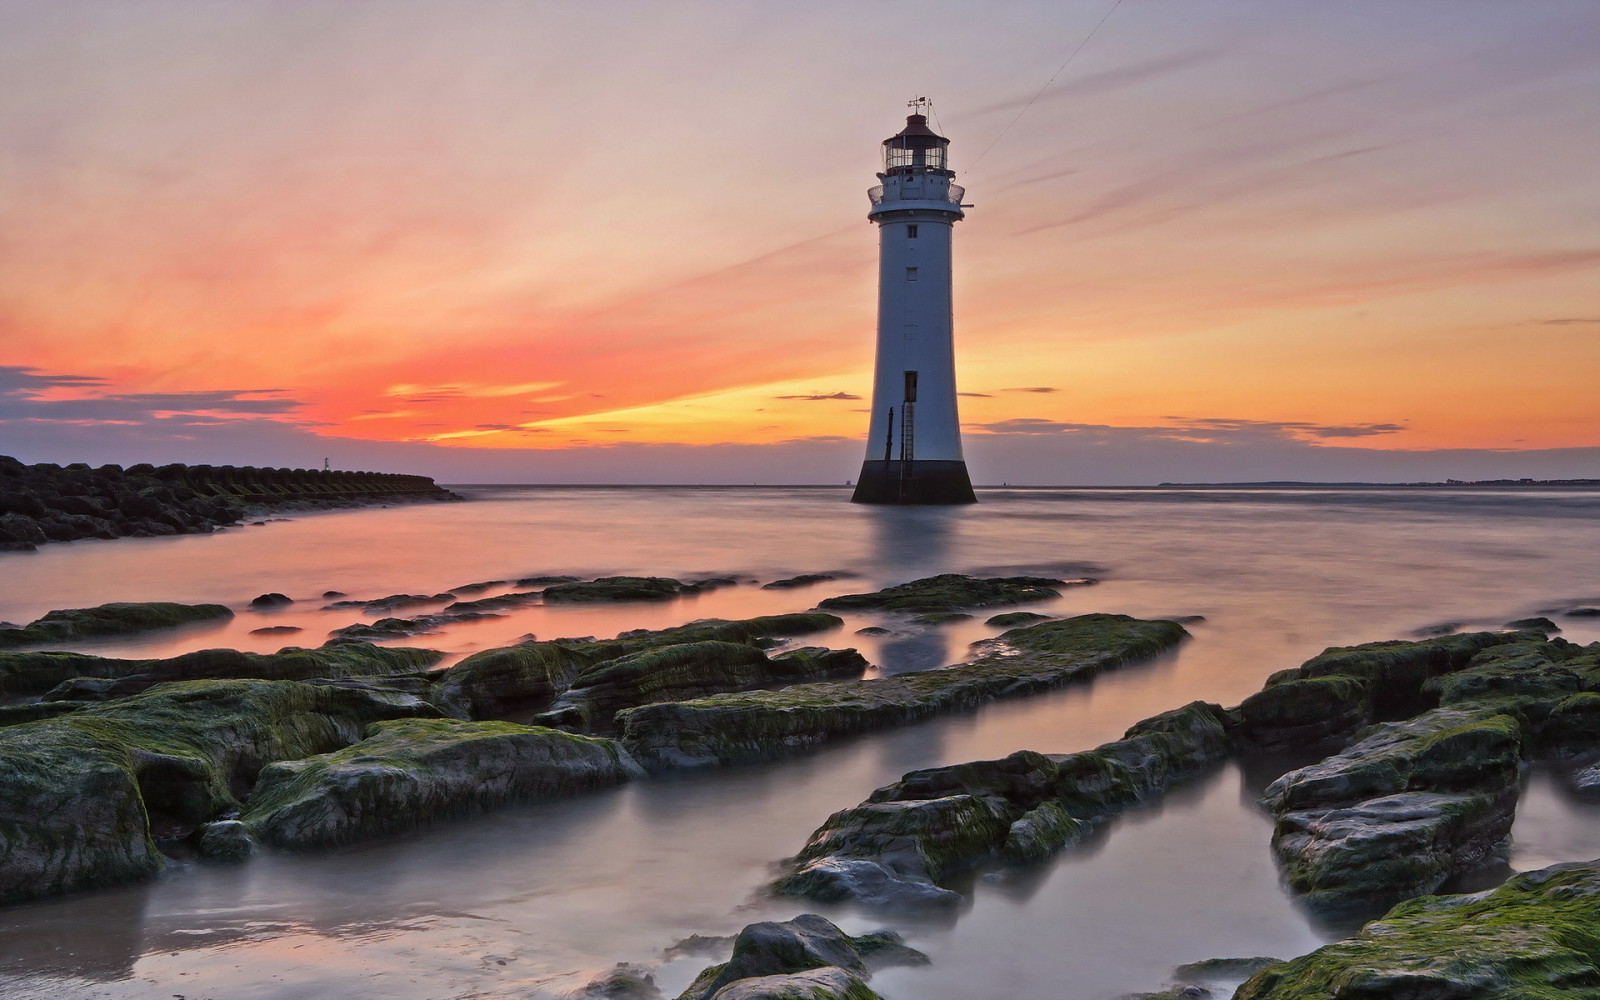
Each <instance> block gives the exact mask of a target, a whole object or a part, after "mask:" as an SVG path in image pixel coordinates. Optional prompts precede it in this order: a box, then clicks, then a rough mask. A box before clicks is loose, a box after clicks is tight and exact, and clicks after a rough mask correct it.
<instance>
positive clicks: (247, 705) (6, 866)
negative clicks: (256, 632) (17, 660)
mask: <svg viewBox="0 0 1600 1000" xmlns="http://www.w3.org/2000/svg"><path fill="white" fill-rule="evenodd" d="M436 714H437V711H436V710H434V709H433V708H431V707H430V706H428V705H425V704H423V703H422V702H420V701H419V700H418V699H416V698H412V697H408V696H405V695H399V694H392V693H383V692H373V691H363V690H351V689H344V688H337V687H327V686H315V685H310V684H302V683H298V682H294V681H258V680H235V681H184V682H179V683H173V684H165V685H161V686H159V687H156V688H153V689H151V690H149V691H146V692H144V693H143V694H139V695H135V696H133V697H130V698H124V699H122V700H120V701H116V702H112V703H110V704H107V705H100V706H96V707H94V708H88V709H84V710H82V711H78V712H73V713H71V714H69V715H63V716H60V717H58V718H54V719H47V720H44V721H40V722H30V723H26V724H23V725H18V726H11V727H8V728H5V729H0V759H3V760H4V761H5V762H6V767H5V768H3V769H0V902H12V901H15V900H20V899H27V898H31V897H35V896H45V895H50V894H53V893H59V892H66V891H70V890H73V889H87V888H93V887H97V886H105V885H113V884H116V883H119V882H128V881H133V880H136V879H140V878H146V877H148V876H150V875H153V874H154V873H155V872H157V871H159V870H160V869H161V868H162V866H163V865H164V864H165V862H164V860H163V857H162V855H161V853H160V851H159V850H158V849H157V847H156V843H155V842H156V840H157V839H167V838H175V837H183V836H187V835H189V834H191V833H192V832H193V831H195V830H196V829H198V828H199V827H201V826H202V825H203V824H205V823H208V822H210V821H212V820H215V819H220V818H223V817H224V816H225V815H226V814H229V813H232V812H235V811H237V810H238V808H239V804H240V799H241V798H243V797H244V796H245V794H246V793H247V792H248V790H249V789H250V787H251V786H252V785H253V784H254V783H255V780H256V776H257V774H258V773H259V772H260V770H261V769H262V767H264V766H265V765H266V764H268V763H270V762H272V761H277V760H285V759H293V758H298V757H306V756H309V755H311V754H316V753H324V752H326V751H329V750H333V749H336V748H338V747H343V746H347V745H349V744H350V743H353V742H355V741H356V740H358V739H360V738H361V734H362V731H363V730H364V729H365V727H366V726H367V725H368V724H370V723H372V722H376V721H381V720H386V719H395V718H403V717H408V716H417V715H436Z"/></svg>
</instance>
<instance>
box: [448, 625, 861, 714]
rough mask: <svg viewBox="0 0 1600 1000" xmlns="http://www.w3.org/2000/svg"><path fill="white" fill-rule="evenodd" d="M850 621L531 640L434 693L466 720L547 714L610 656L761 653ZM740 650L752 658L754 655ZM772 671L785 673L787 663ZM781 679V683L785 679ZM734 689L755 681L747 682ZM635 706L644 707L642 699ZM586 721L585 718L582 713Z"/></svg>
mask: <svg viewBox="0 0 1600 1000" xmlns="http://www.w3.org/2000/svg"><path fill="white" fill-rule="evenodd" d="M843 623H844V622H843V620H842V619H840V618H838V617H836V616H834V615H829V614H822V613H820V612H808V613H804V614H791V615H764V616H760V617H756V618H746V619H742V620H735V621H726V620H722V619H708V620H705V621H697V622H690V623H689V624H687V625H679V626H675V627H673V628H666V629H657V630H650V629H638V630H635V631H632V632H624V633H622V634H621V635H619V636H618V637H617V638H615V639H598V640H596V639H556V640H553V641H550V642H524V643H521V644H519V645H516V646H505V647H502V648H499V649H486V650H483V651H482V652H479V653H474V654H472V655H471V656H469V657H467V658H466V659H464V660H462V661H461V662H460V663H457V664H455V665H454V666H452V667H450V668H449V669H447V670H444V671H441V672H440V674H439V676H438V678H437V687H436V692H435V698H436V700H437V701H438V702H439V704H440V706H441V707H443V708H444V709H445V710H446V711H447V712H450V713H451V714H455V715H458V716H462V717H466V718H474V719H483V718H494V717H498V716H505V715H508V714H511V713H513V712H542V711H547V710H550V709H551V707H552V705H553V704H554V703H555V701H556V699H557V698H558V697H560V696H561V695H562V694H563V693H565V692H566V691H567V689H568V688H570V687H571V686H572V685H573V684H574V683H575V682H576V681H577V679H578V677H579V676H580V675H581V674H583V673H584V672H585V671H590V670H598V669H599V668H600V667H601V666H602V665H603V664H605V663H607V662H608V661H615V660H619V659H622V658H625V657H631V656H638V655H640V654H643V653H646V652H648V651H650V650H658V649H663V648H667V647H672V646H681V645H685V644H691V643H707V642H712V643H719V644H724V645H725V644H729V643H733V644H739V645H741V646H743V647H747V648H749V649H750V650H751V652H752V653H756V654H758V655H759V651H758V650H757V649H756V648H755V647H761V646H767V645H771V644H772V643H773V640H772V638H771V637H775V636H792V635H804V634H806V633H810V632H820V631H826V630H828V629H833V628H838V627H839V626H840V625H842V624H843ZM738 655H739V656H741V657H748V656H749V655H750V654H747V653H739V654H738ZM669 659H670V658H669ZM762 659H763V660H764V659H765V657H762ZM634 665H635V666H639V664H637V663H636V664H634ZM832 665H836V664H830V666H832ZM773 669H774V670H775V672H779V673H781V668H773ZM778 680H779V682H781V678H779V679H778ZM731 686H734V687H743V686H749V685H748V684H747V683H744V682H740V683H738V684H734V685H731ZM630 703H633V704H637V701H634V702H630ZM579 718H580V720H581V719H582V718H583V716H582V715H581V713H580V716H579Z"/></svg>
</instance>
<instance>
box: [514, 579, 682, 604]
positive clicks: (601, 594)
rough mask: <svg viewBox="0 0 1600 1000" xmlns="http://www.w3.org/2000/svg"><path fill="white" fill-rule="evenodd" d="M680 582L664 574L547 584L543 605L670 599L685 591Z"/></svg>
mask: <svg viewBox="0 0 1600 1000" xmlns="http://www.w3.org/2000/svg"><path fill="white" fill-rule="evenodd" d="M684 587H685V585H684V584H683V582H682V581H679V580H673V579H671V578H669V577H664V576H605V577H601V578H600V579H598V580H591V581H589V582H587V583H557V584H552V585H551V586H549V587H546V588H545V590H544V601H545V603H546V604H578V603H584V604H595V603H609V602H612V601H670V600H672V599H673V598H674V597H677V596H678V595H679V594H680V593H682V592H683V591H684Z"/></svg>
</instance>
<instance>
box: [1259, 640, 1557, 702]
mask: <svg viewBox="0 0 1600 1000" xmlns="http://www.w3.org/2000/svg"><path fill="white" fill-rule="evenodd" d="M1529 641H1533V642H1542V641H1544V636H1543V635H1542V634H1541V633H1538V632H1461V633H1457V634H1455V635H1446V636H1439V637H1436V638H1432V639H1421V640H1418V641H1414V642H1408V641H1404V640H1389V641H1384V642H1368V643H1363V644H1361V645H1358V646H1335V647H1331V648H1329V649H1326V650H1324V651H1323V652H1322V653H1320V654H1319V655H1317V656H1314V657H1312V658H1311V659H1309V660H1307V661H1306V662H1305V663H1303V664H1301V665H1300V666H1299V667H1297V668H1294V669H1292V670H1281V671H1279V672H1278V673H1276V674H1273V675H1272V676H1271V677H1269V678H1268V679H1267V686H1268V687H1272V686H1275V685H1277V684H1282V683H1285V682H1288V681H1291V680H1301V679H1305V678H1311V677H1324V676H1328V675H1334V674H1340V675H1344V676H1347V677H1353V678H1356V679H1357V680H1360V681H1362V682H1364V683H1365V684H1366V686H1367V692H1368V710H1369V715H1368V717H1369V718H1374V719H1378V718H1391V719H1392V718H1395V717H1397V716H1399V715H1409V714H1414V713H1415V712H1418V711H1422V710H1423V709H1427V708H1432V707H1433V706H1434V705H1435V704H1437V702H1436V701H1434V700H1433V699H1432V698H1431V697H1430V696H1429V695H1427V694H1424V693H1423V685H1424V684H1425V683H1427V681H1428V680H1429V679H1430V678H1433V677H1438V676H1440V675H1442V674H1448V673H1451V672H1453V671H1456V670H1460V669H1461V668H1463V667H1465V666H1466V665H1467V664H1468V663H1469V662H1471V660H1472V659H1473V657H1475V656H1477V655H1478V654H1479V653H1481V652H1483V651H1484V650H1485V649H1488V648H1490V647H1492V646H1499V645H1504V644H1506V643H1518V642H1529Z"/></svg>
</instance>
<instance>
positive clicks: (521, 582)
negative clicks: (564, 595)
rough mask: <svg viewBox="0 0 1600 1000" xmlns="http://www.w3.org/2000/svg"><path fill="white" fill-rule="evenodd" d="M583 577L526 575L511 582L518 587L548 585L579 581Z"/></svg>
mask: <svg viewBox="0 0 1600 1000" xmlns="http://www.w3.org/2000/svg"><path fill="white" fill-rule="evenodd" d="M581 579H583V578H582V577H579V576H524V577H522V578H520V579H517V580H513V581H511V583H512V586H516V587H548V586H550V585H551V584H553V583H577V582H578V581H579V580H581Z"/></svg>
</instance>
